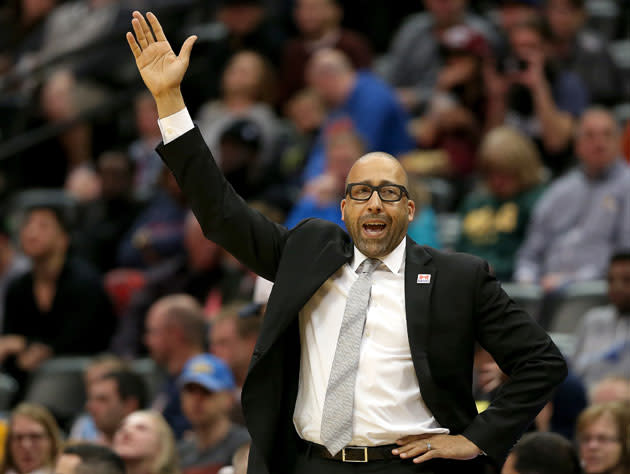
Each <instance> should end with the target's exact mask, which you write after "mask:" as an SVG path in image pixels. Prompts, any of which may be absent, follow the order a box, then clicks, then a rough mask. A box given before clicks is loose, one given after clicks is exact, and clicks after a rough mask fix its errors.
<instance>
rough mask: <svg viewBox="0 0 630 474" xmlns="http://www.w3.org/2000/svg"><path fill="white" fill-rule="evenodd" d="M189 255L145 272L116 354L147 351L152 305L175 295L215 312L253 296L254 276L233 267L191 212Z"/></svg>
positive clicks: (117, 337)
mask: <svg viewBox="0 0 630 474" xmlns="http://www.w3.org/2000/svg"><path fill="white" fill-rule="evenodd" d="M184 245H185V247H186V255H185V256H180V257H175V258H172V259H169V260H167V261H165V262H163V263H161V264H160V265H157V266H155V267H153V268H151V269H150V270H149V271H148V272H147V273H146V286H145V287H144V288H143V289H142V290H140V291H139V292H138V293H136V294H135V295H134V296H133V297H132V299H131V302H130V305H129V307H128V308H127V310H126V312H125V314H124V316H123V317H122V318H121V319H120V322H119V327H118V329H117V331H116V335H115V336H114V340H113V342H112V349H113V350H114V352H115V353H116V354H119V355H122V356H125V357H134V356H137V355H138V354H140V353H142V351H143V350H144V348H143V347H141V345H142V334H143V332H144V330H145V319H146V315H147V314H148V311H149V308H150V307H151V305H152V304H153V303H154V302H156V301H157V300H158V299H160V298H162V297H164V296H167V295H172V294H176V293H186V294H189V295H191V296H192V297H193V298H194V299H195V300H197V302H198V303H199V304H200V305H202V306H204V307H207V308H208V311H209V312H210V313H213V312H216V311H218V310H219V309H220V308H221V305H223V304H228V303H230V302H231V301H233V300H235V299H248V298H250V297H251V285H253V283H252V277H251V275H250V274H248V273H247V272H246V271H245V270H244V269H243V268H242V266H241V265H240V264H239V265H238V266H236V265H231V264H229V263H228V260H229V259H228V257H227V255H226V254H225V253H224V252H223V250H222V249H221V248H220V247H219V246H218V245H217V244H215V243H214V242H211V241H209V240H208V239H206V237H205V236H204V235H203V232H202V231H201V227H200V226H199V223H198V222H197V219H196V218H195V216H194V215H193V213H192V212H189V213H188V214H187V216H186V222H185V227H184Z"/></svg>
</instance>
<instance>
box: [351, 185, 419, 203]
mask: <svg viewBox="0 0 630 474" xmlns="http://www.w3.org/2000/svg"><path fill="white" fill-rule="evenodd" d="M354 186H366V187H368V188H370V189H371V192H370V195H369V196H368V197H367V198H365V199H358V198H355V197H352V188H353V187H354ZM387 187H394V188H398V189H400V191H401V192H400V197H399V198H398V199H394V200H392V199H383V196H382V195H381V189H382V188H387ZM374 191H376V192H377V193H378V197H379V198H380V200H381V201H383V202H398V201H400V200H401V199H402V197H403V195H405V196H407V199H408V198H409V192H408V191H407V188H405V187H404V186H403V185H402V184H393V183H383V184H379V185H378V186H372V185H371V184H368V183H348V185H347V186H346V196H349V197H350V199H352V200H354V201H369V200H370V199H372V195H373V194H374Z"/></svg>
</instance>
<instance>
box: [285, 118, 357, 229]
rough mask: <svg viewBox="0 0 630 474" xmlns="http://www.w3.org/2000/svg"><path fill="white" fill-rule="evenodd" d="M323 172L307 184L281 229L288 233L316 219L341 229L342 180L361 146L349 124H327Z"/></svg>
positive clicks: (344, 189)
mask: <svg viewBox="0 0 630 474" xmlns="http://www.w3.org/2000/svg"><path fill="white" fill-rule="evenodd" d="M324 142H325V145H324V146H325V150H326V168H325V171H324V173H323V174H322V175H320V176H317V177H315V178H313V179H311V180H309V181H308V182H307V183H306V184H305V185H304V189H303V191H302V197H301V198H300V200H299V201H298V202H297V203H296V204H295V206H293V209H291V212H290V213H289V215H288V217H287V220H286V222H285V225H286V226H287V227H288V228H289V229H291V228H293V227H295V226H296V225H297V224H298V223H299V222H300V221H301V220H303V219H306V218H308V217H318V218H320V219H325V220H328V221H331V222H334V223H336V224H338V225H340V226H341V227H343V228H344V229H345V225H344V223H343V220H342V219H341V210H340V208H339V201H341V199H342V198H343V196H344V194H345V191H346V177H347V176H348V172H349V171H350V168H351V167H352V165H353V164H354V162H355V161H356V160H357V159H358V158H359V157H360V156H361V155H363V153H364V151H365V145H364V143H363V140H362V139H361V137H360V136H359V135H358V134H357V132H356V131H355V130H354V126H353V124H352V122H351V121H350V120H347V119H340V120H338V121H337V122H334V123H331V124H330V125H329V126H328V128H327V130H326V135H325V137H324Z"/></svg>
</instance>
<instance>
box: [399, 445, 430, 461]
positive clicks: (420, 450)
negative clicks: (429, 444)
mask: <svg viewBox="0 0 630 474" xmlns="http://www.w3.org/2000/svg"><path fill="white" fill-rule="evenodd" d="M426 452H427V448H426V447H425V446H414V447H413V448H412V449H410V450H409V451H407V452H405V453H401V454H400V457H401V458H412V457H414V456H418V455H419V454H423V453H426Z"/></svg>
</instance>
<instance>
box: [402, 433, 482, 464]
mask: <svg viewBox="0 0 630 474" xmlns="http://www.w3.org/2000/svg"><path fill="white" fill-rule="evenodd" d="M396 444H398V445H400V447H399V448H396V449H394V450H393V451H392V453H393V454H397V455H400V457H401V458H403V459H410V458H414V459H413V462H414V463H421V462H425V461H428V460H429V459H435V458H443V459H458V460H461V461H464V460H467V459H473V458H476V457H477V456H479V455H480V454H481V450H480V449H479V448H478V447H477V445H476V444H475V443H473V442H472V441H470V440H469V439H468V438H466V437H464V436H462V435H456V436H452V435H444V434H440V435H410V436H405V437H403V438H401V439H399V440H397V441H396Z"/></svg>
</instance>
